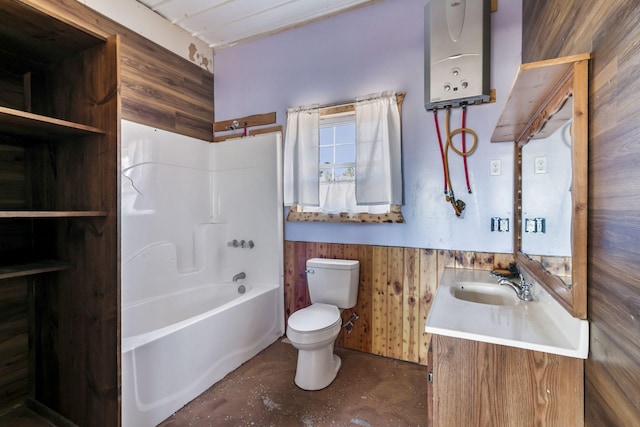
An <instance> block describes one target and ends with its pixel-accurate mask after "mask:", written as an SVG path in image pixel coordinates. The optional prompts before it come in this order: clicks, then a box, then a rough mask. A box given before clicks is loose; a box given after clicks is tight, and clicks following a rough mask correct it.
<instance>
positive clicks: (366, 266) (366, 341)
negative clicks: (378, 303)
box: [348, 245, 374, 353]
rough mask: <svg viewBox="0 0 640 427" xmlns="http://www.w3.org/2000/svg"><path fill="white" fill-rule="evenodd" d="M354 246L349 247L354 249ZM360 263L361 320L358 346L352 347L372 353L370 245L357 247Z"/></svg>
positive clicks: (357, 322) (371, 263)
mask: <svg viewBox="0 0 640 427" xmlns="http://www.w3.org/2000/svg"><path fill="white" fill-rule="evenodd" d="M353 246H354V245H348V248H352V247H353ZM355 246H356V247H357V250H358V260H359V261H360V287H359V288H358V305H357V311H356V313H357V314H358V316H360V318H359V319H358V320H356V323H355V331H354V332H357V333H358V335H357V338H358V343H357V344H358V345H357V346H354V347H351V348H354V349H356V350H360V351H364V352H367V353H371V352H372V322H373V292H374V291H373V248H372V247H371V246H368V245H355Z"/></svg>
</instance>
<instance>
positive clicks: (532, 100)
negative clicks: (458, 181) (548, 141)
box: [491, 53, 590, 142]
mask: <svg viewBox="0 0 640 427" xmlns="http://www.w3.org/2000/svg"><path fill="white" fill-rule="evenodd" d="M589 57H590V54H588V53H586V54H579V55H573V56H568V57H564V58H558V59H552V60H547V61H539V62H531V63H527V64H522V65H521V66H520V69H519V70H518V74H517V76H516V79H515V81H514V83H513V87H512V88H511V91H510V95H509V98H508V99H507V101H506V103H505V105H504V108H503V110H502V114H500V119H499V120H498V124H497V125H496V128H495V130H494V132H493V135H492V136H491V142H514V141H515V140H516V139H517V138H518V136H520V134H521V133H522V131H523V129H524V128H525V126H527V125H528V124H529V120H530V119H531V117H533V116H534V115H535V113H536V111H538V109H539V108H540V106H541V104H542V103H543V102H544V101H545V100H546V99H547V97H548V96H549V94H550V93H551V92H553V90H554V89H555V87H556V85H557V82H558V81H559V80H561V77H562V76H563V75H565V74H566V73H567V72H568V71H569V70H570V69H571V67H573V64H574V63H575V62H577V61H581V60H585V59H589ZM563 123H564V120H555V121H549V122H548V123H547V125H546V126H545V131H544V133H543V134H540V135H538V136H539V137H544V135H550V134H551V133H553V132H554V131H555V130H556V129H557V127H559V126H561V125H562V124H563ZM556 125H557V126H556ZM554 126H556V127H555V128H554Z"/></svg>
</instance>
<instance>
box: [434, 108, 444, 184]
mask: <svg viewBox="0 0 640 427" xmlns="http://www.w3.org/2000/svg"><path fill="white" fill-rule="evenodd" d="M433 121H434V122H435V124H436V135H438V144H439V145H440V156H441V157H442V174H443V176H444V179H443V181H444V194H447V169H446V167H447V166H446V165H445V162H444V148H443V147H442V137H441V136H440V125H439V124H438V110H437V109H435V108H434V109H433Z"/></svg>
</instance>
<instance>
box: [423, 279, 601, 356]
mask: <svg viewBox="0 0 640 427" xmlns="http://www.w3.org/2000/svg"><path fill="white" fill-rule="evenodd" d="M497 283H498V278H496V277H492V276H491V275H490V272H489V271H483V270H469V269H453V268H447V269H445V270H444V273H443V275H442V277H441V278H440V282H439V284H438V289H437V291H436V296H435V298H434V301H433V304H432V305H431V310H430V312H429V316H428V318H427V323H426V327H425V332H427V333H432V334H439V335H446V336H450V337H456V338H464V339H469V340H474V341H483V342H488V343H492V344H501V345H507V346H512V347H518V348H524V349H528V350H535V351H543V352H546V353H553V354H559V355H562V356H569V357H577V358H582V359H586V358H587V355H588V352H589V323H588V322H587V321H586V320H581V319H577V318H574V317H572V316H571V315H570V314H569V313H568V312H566V311H565V310H564V309H563V308H562V307H561V306H560V304H558V303H557V302H556V301H555V300H554V299H553V297H552V296H551V295H550V294H549V293H548V292H547V291H546V290H545V289H544V288H543V287H541V286H539V285H537V284H534V287H533V295H534V301H522V300H520V299H517V297H516V294H515V292H514V291H513V290H511V289H509V288H508V287H507V286H499V285H498V284H497ZM465 284H467V285H468V284H472V285H473V286H476V287H479V286H480V287H491V288H490V289H489V290H495V288H493V287H497V288H499V289H498V290H497V292H504V291H505V290H507V291H509V292H510V293H512V294H513V297H514V299H513V302H512V304H513V305H493V304H482V303H477V302H471V301H464V300H461V299H458V298H456V297H455V296H454V291H455V288H461V287H463V286H464V285H465Z"/></svg>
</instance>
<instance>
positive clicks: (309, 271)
mask: <svg viewBox="0 0 640 427" xmlns="http://www.w3.org/2000/svg"><path fill="white" fill-rule="evenodd" d="M304 272H305V273H307V274H315V273H316V272H315V270H312V269H311V268H307V269H306V270H305V271H304Z"/></svg>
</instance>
